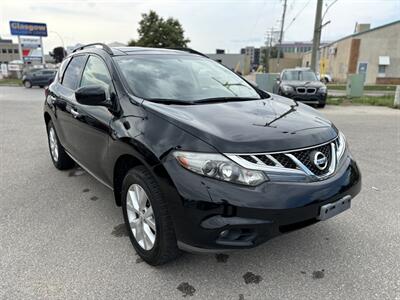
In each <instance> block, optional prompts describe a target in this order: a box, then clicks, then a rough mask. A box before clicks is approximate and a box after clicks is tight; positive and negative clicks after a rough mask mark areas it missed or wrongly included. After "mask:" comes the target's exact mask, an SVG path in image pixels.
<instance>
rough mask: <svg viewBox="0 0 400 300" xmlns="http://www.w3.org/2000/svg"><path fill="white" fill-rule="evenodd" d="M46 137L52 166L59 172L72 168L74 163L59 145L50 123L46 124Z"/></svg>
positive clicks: (52, 125)
mask: <svg viewBox="0 0 400 300" xmlns="http://www.w3.org/2000/svg"><path fill="white" fill-rule="evenodd" d="M47 136H48V141H49V151H50V157H51V160H52V161H53V164H54V166H55V167H56V168H57V169H59V170H68V169H71V168H73V167H74V165H75V162H74V161H73V160H72V158H71V157H69V156H68V154H67V153H66V152H65V150H64V147H63V146H62V145H61V144H60V141H59V140H58V137H57V133H56V129H55V128H54V124H53V122H52V121H49V122H48V123H47Z"/></svg>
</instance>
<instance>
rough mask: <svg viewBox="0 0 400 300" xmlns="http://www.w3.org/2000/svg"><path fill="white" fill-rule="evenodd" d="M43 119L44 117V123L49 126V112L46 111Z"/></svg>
mask: <svg viewBox="0 0 400 300" xmlns="http://www.w3.org/2000/svg"><path fill="white" fill-rule="evenodd" d="M43 117H44V122H45V123H46V126H47V124H49V122H50V121H51V116H50V114H49V113H48V112H47V111H45V112H44V114H43Z"/></svg>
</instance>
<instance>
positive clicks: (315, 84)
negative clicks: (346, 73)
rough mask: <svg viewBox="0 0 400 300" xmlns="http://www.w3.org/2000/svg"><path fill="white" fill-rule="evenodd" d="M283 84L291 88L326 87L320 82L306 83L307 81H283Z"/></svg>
mask: <svg viewBox="0 0 400 300" xmlns="http://www.w3.org/2000/svg"><path fill="white" fill-rule="evenodd" d="M281 84H284V85H290V86H294V87H297V86H309V87H315V88H320V87H323V86H325V84H323V83H322V82H320V81H306V80H285V81H282V83H281Z"/></svg>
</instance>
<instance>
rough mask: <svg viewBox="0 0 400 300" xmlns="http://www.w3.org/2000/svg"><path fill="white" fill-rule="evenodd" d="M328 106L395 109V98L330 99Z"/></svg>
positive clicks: (344, 97)
mask: <svg viewBox="0 0 400 300" xmlns="http://www.w3.org/2000/svg"><path fill="white" fill-rule="evenodd" d="M326 103H327V104H330V105H354V104H355V105H374V106H386V107H392V108H393V107H394V106H393V103H394V96H382V97H367V96H365V97H359V98H347V97H346V96H343V97H329V96H328V99H327V102H326Z"/></svg>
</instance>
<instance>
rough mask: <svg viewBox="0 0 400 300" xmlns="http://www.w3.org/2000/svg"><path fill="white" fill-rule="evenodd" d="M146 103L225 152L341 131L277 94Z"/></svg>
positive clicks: (284, 145) (299, 142) (323, 138)
mask: <svg viewBox="0 0 400 300" xmlns="http://www.w3.org/2000/svg"><path fill="white" fill-rule="evenodd" d="M143 106H144V108H145V109H146V110H148V111H150V112H153V113H155V114H157V115H159V116H160V117H162V118H164V119H166V120H167V121H169V122H171V123H173V124H175V125H176V126H178V127H180V128H182V129H184V130H186V131H188V132H189V133H191V134H192V135H194V136H196V137H198V138H200V139H202V140H203V141H205V142H207V143H209V144H210V145H212V146H213V147H215V148H216V149H217V150H218V151H220V152H224V153H252V152H273V151H282V150H291V149H298V148H304V147H309V146H313V145H317V144H321V143H324V142H327V141H329V140H331V139H333V138H335V137H336V136H337V129H336V128H335V127H334V125H333V124H332V123H331V122H330V121H328V120H326V119H325V118H324V117H322V116H321V115H320V114H319V113H318V111H316V110H314V109H313V108H311V107H308V106H306V105H304V104H302V103H299V102H296V101H293V100H291V99H287V98H284V97H280V96H277V95H272V97H271V98H269V99H262V100H252V101H240V102H224V103H209V104H197V105H165V104H160V103H154V102H149V101H144V102H143ZM185 150H192V151H196V149H185Z"/></svg>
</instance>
